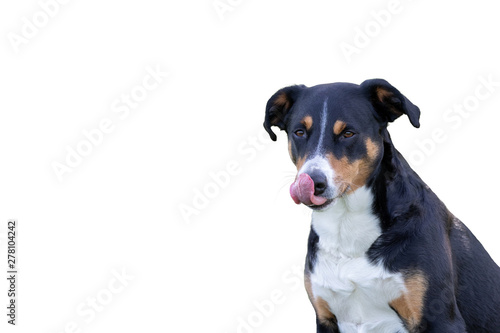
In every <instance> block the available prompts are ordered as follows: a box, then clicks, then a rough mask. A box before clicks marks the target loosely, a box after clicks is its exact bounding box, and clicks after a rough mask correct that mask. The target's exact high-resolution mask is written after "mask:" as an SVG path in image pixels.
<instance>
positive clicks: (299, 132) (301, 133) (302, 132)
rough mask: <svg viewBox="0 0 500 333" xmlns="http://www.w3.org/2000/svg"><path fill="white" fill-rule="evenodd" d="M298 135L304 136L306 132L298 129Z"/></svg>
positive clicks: (296, 132) (296, 133)
mask: <svg viewBox="0 0 500 333" xmlns="http://www.w3.org/2000/svg"><path fill="white" fill-rule="evenodd" d="M294 133H295V135H296V136H304V134H305V132H304V131H303V130H296V131H295V132H294Z"/></svg>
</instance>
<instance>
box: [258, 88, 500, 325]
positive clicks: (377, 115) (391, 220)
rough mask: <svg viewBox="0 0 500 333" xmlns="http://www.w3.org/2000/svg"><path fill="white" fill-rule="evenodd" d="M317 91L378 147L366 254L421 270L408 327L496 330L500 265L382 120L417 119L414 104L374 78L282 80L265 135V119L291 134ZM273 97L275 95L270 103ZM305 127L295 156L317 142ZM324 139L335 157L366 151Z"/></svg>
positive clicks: (312, 239)
mask: <svg viewBox="0 0 500 333" xmlns="http://www.w3.org/2000/svg"><path fill="white" fill-rule="evenodd" d="M311 91H313V92H314V95H312V93H310V92H311ZM318 94H320V95H322V96H324V97H328V98H329V99H330V101H331V102H332V103H334V105H335V106H334V108H335V110H337V111H335V112H338V113H339V114H340V115H341V116H342V119H343V120H346V121H347V122H348V123H351V124H352V123H355V124H356V125H357V126H358V128H363V129H365V131H364V132H363V133H362V134H363V135H365V137H370V138H371V139H373V140H374V142H376V143H377V144H379V146H378V147H379V148H380V149H381V153H380V154H379V155H380V157H379V159H378V160H377V162H376V166H375V167H374V170H373V172H372V174H371V175H370V178H369V179H368V181H367V186H368V187H369V188H370V189H371V191H372V192H373V194H374V198H375V200H374V203H373V212H374V213H375V214H376V215H377V216H378V217H379V220H380V223H381V229H382V235H381V236H380V237H379V238H378V239H377V240H376V241H375V242H374V243H373V244H372V246H371V247H370V249H369V251H368V253H367V255H368V257H369V259H370V260H371V261H372V262H374V263H376V262H382V263H383V264H384V265H385V267H386V268H387V269H388V270H389V271H391V272H401V273H403V274H412V272H415V271H417V270H418V271H420V272H423V273H424V274H425V276H426V277H427V280H428V281H427V282H428V288H427V291H426V294H425V298H424V300H425V303H424V309H423V310H424V311H423V319H422V321H421V322H420V326H419V327H417V328H414V330H413V331H412V332H439V333H443V332H453V333H459V332H469V333H482V332H485V333H486V332H488V333H494V332H500V268H499V267H498V266H497V265H496V263H495V262H494V261H493V260H492V259H491V257H490V256H489V255H488V253H487V252H486V251H485V249H484V248H483V246H482V245H481V244H480V242H479V241H478V240H477V239H476V238H475V237H474V235H473V234H472V233H471V232H470V231H469V229H467V228H466V227H465V225H463V224H462V222H460V221H459V220H458V219H457V218H455V217H454V216H453V215H452V214H451V213H450V212H449V211H448V209H447V208H446V206H445V205H444V204H443V203H442V202H441V201H440V200H439V198H438V197H437V196H436V195H435V194H434V193H433V192H432V191H431V189H430V188H429V187H428V186H427V185H426V184H425V183H424V182H423V181H422V180H421V179H420V177H419V176H418V175H417V174H416V173H415V172H414V171H413V170H412V169H411V167H410V166H409V164H408V163H407V162H406V160H405V159H404V158H403V156H402V155H401V154H400V153H399V152H398V151H397V150H396V148H395V147H394V145H393V143H392V140H391V137H390V135H389V132H388V131H387V125H388V123H389V122H391V121H394V120H395V119H397V118H398V117H399V116H401V115H403V114H405V115H407V116H408V118H409V120H410V122H411V123H412V125H413V126H415V127H419V126H420V122H419V116H420V110H419V108H418V107H417V106H415V105H414V104H413V103H411V102H410V101H409V100H408V99H407V98H406V97H405V96H403V95H402V94H401V93H400V92H399V91H398V90H397V89H396V88H394V87H393V86H392V85H390V84H389V83H388V82H387V81H385V80H381V79H374V80H367V81H365V82H363V83H362V84H361V85H359V86H358V85H353V84H347V83H342V84H332V85H320V86H316V87H312V88H307V87H305V86H292V87H287V88H284V89H281V90H279V91H278V92H277V93H276V94H274V95H273V96H272V97H271V99H270V100H269V102H268V104H267V106H266V117H265V121H264V127H265V128H266V130H267V131H268V133H269V135H270V136H271V139H273V140H276V135H275V134H274V133H273V132H272V130H271V127H272V126H277V127H279V128H280V129H281V130H285V131H287V133H289V134H290V132H291V131H295V130H296V129H297V128H295V127H294V128H292V127H291V126H300V125H296V124H298V119H300V118H301V117H303V116H304V114H305V112H306V111H307V112H309V113H311V112H315V111H314V110H319V109H321V104H320V103H321V102H320V101H319V100H318V99H317V98H314V96H318ZM284 98H286V99H285V100H286V103H285V102H284ZM278 99H279V100H280V103H276V101H277V100H278ZM298 101H300V103H297V102H298ZM298 104H300V105H298ZM297 105H298V106H297ZM292 124H293V125H292ZM330 125H331V124H330ZM299 129H300V128H299ZM307 135H309V136H311V140H310V141H309V142H308V143H305V142H304V143H300V142H298V141H297V142H292V143H293V145H292V154H294V155H297V156H298V157H300V156H301V155H304V154H305V153H307V151H310V150H311V149H314V147H315V146H317V145H318V144H321V143H319V142H317V141H314V140H313V139H314V138H315V137H314V136H315V135H317V134H315V133H307ZM328 140H331V145H332V147H333V148H332V152H333V154H335V155H336V156H338V157H339V156H347V157H348V158H349V159H351V158H352V159H354V160H355V159H357V158H359V156H362V155H363V154H366V151H363V148H359V147H358V146H356V145H354V144H349V143H347V141H345V142H344V141H342V138H340V137H336V136H332V137H331V138H329V139H328ZM351 142H354V141H351ZM306 144H307V146H305V145H306ZM317 242H318V235H317V234H316V233H315V232H314V230H313V229H311V233H310V235H309V241H308V255H307V259H306V271H307V270H309V271H312V269H313V266H314V260H315V257H316V251H317ZM317 332H321V333H333V332H338V328H336V324H335V325H331V326H324V325H323V324H321V323H320V322H319V321H317Z"/></svg>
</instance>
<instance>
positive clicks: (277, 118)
mask: <svg viewBox="0 0 500 333" xmlns="http://www.w3.org/2000/svg"><path fill="white" fill-rule="evenodd" d="M305 88H306V86H304V85H295V86H290V87H286V88H283V89H280V90H278V91H277V92H276V93H275V94H274V95H273V96H272V97H271V98H270V99H269V101H268V102H267V105H266V117H265V119H264V128H265V129H266V131H267V133H269V136H270V137H271V140H273V141H276V134H274V132H273V130H272V129H271V127H272V126H277V127H279V129H280V130H284V129H285V127H286V118H287V116H288V115H289V111H290V109H291V108H292V106H293V104H294V103H295V101H296V100H297V98H298V97H299V95H300V92H301V91H302V90H303V89H305Z"/></svg>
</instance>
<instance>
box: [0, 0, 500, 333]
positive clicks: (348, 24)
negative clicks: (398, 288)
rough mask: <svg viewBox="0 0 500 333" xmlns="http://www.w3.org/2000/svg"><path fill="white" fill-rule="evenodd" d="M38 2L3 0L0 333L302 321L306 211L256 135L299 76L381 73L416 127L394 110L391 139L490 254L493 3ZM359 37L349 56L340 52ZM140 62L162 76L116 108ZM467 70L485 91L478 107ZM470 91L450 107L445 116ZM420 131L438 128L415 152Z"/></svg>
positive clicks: (493, 244) (494, 172)
mask: <svg viewBox="0 0 500 333" xmlns="http://www.w3.org/2000/svg"><path fill="white" fill-rule="evenodd" d="M61 2H62V0H61ZM41 3H42V4H44V3H52V7H50V8H52V15H51V16H50V17H49V16H48V15H47V14H45V18H48V19H47V21H44V16H43V15H44V14H43V12H42V14H40V12H41V11H43V9H42V7H41V6H42V5H41ZM54 3H56V2H54V1H52V2H51V1H49V0H42V1H41V2H37V1H34V0H23V1H15V2H13V1H9V2H7V1H4V2H2V4H1V5H0V22H1V24H0V27H1V35H2V42H1V43H0V52H1V53H0V54H1V61H0V73H1V74H0V85H1V91H2V93H1V94H0V95H1V98H0V109H1V116H0V156H1V163H0V168H1V172H0V187H1V191H0V203H1V209H0V221H1V225H2V230H1V231H0V233H5V231H6V227H5V225H6V222H7V220H8V219H9V218H17V219H18V221H19V232H18V233H19V242H18V243H19V249H18V255H19V271H20V275H19V284H18V291H19V293H18V325H17V326H16V327H15V328H12V327H11V326H10V325H7V323H6V321H7V317H6V312H7V310H6V309H5V307H6V304H7V301H8V300H7V296H6V293H7V285H6V280H5V279H4V278H2V281H3V282H2V283H0V288H1V289H0V304H1V308H2V309H4V310H1V311H0V312H1V313H0V318H2V319H1V322H0V331H2V332H4V331H5V332H14V331H17V332H42V333H61V332H201V331H203V332H214V333H215V332H217V333H221V332H224V333H230V332H242V333H250V332H313V331H315V325H314V312H313V310H312V307H311V306H310V304H309V301H308V300H307V296H306V293H305V291H304V290H303V288H302V282H301V277H300V272H301V270H302V266H303V260H304V256H305V252H306V240H307V234H308V229H309V215H310V212H309V211H308V209H307V208H305V207H301V206H296V205H295V204H294V203H293V201H292V200H291V199H290V197H289V195H288V187H289V185H290V183H291V181H292V180H293V177H294V166H293V165H292V163H291V162H290V160H289V157H288V153H287V143H286V137H285V135H284V133H280V135H279V137H278V141H277V142H276V143H273V142H271V140H270V139H269V138H268V137H266V136H265V135H263V134H265V133H264V132H263V129H262V122H263V120H264V107H265V104H266V102H267V100H268V98H269V97H270V96H271V95H272V94H273V93H274V92H275V91H276V90H278V89H279V88H281V87H284V86H287V85H290V84H295V83H297V84H300V83H302V84H306V85H315V84H319V83H327V82H335V81H348V82H353V83H361V82H362V81H363V80H365V79H368V78H374V77H381V78H385V79H387V80H388V81H389V82H391V83H392V84H393V85H394V86H396V87H397V88H398V89H399V90H400V91H401V92H402V93H403V94H405V95H406V96H407V97H408V98H409V99H410V100H411V101H412V102H414V103H415V104H417V105H418V106H419V107H420V108H421V111H422V116H421V125H422V126H421V128H420V129H418V130H417V129H414V128H413V127H412V126H411V124H410V123H409V122H408V120H407V118H406V117H402V118H401V119H399V120H398V121H397V122H395V123H394V124H392V125H391V126H390V131H391V133H392V137H393V141H394V142H395V144H396V146H397V147H398V148H399V150H400V151H401V152H402V153H403V154H404V155H405V156H407V157H408V159H410V158H409V157H410V156H411V157H412V159H411V160H412V164H413V166H414V168H415V169H416V170H417V172H418V173H419V175H420V176H421V177H422V178H423V179H424V181H426V182H427V183H428V185H429V186H431V188H432V189H433V190H434V191H435V192H436V193H437V194H438V195H439V196H440V198H441V199H442V200H443V201H444V202H445V203H446V205H447V206H448V207H449V209H450V210H451V211H452V212H453V213H454V214H455V215H456V216H458V217H459V218H460V219H462V220H463V221H464V222H465V223H466V224H467V225H468V227H469V228H470V229H471V230H472V231H473V232H474V233H475V235H476V236H477V237H478V238H479V239H480V240H481V242H482V243H483V245H484V246H485V247H486V248H487V250H488V251H489V253H490V254H491V256H492V257H493V258H494V259H495V260H496V261H497V262H499V261H500V245H499V244H498V225H500V217H499V216H498V199H499V195H498V188H499V186H500V178H499V177H498V172H499V170H498V165H496V163H497V161H498V157H497V154H498V126H499V125H498V124H499V120H500V116H499V111H500V86H499V85H498V82H500V65H499V64H498V60H499V59H500V48H499V47H498V31H500V21H499V20H498V10H497V7H496V6H495V5H494V3H493V1H474V2H473V3H472V2H467V4H463V2H460V1H454V2H451V1H449V2H446V4H443V2H436V1H430V0H427V1H425V0H421V1H409V0H401V1H400V2H399V4H398V5H396V7H394V6H393V5H391V3H392V2H391V1H389V0H384V1H380V0H377V1H362V2H360V1H339V0H337V1H321V0H314V1H290V0H286V1H285V0H277V1H262V0H261V1H257V0H239V1H237V0H232V1H230V0H222V1H220V3H222V4H226V6H229V8H230V10H229V9H227V8H226V9H227V10H226V11H225V12H223V13H218V12H217V10H216V9H215V7H214V2H213V0H205V1H200V0H196V1H180V0H178V1H153V0H143V1H138V0H136V1H129V0H127V1H124V0H121V1H118V0H115V1H96V0H86V1H78V0H73V1H67V3H66V4H59V5H58V8H56V7H54V5H53V4H54ZM391 6H392V7H391ZM394 8H396V9H395V10H393V13H392V14H391V15H390V17H387V16H383V15H382V14H380V13H386V12H388V10H389V9H391V10H392V9H394ZM384 11H385V12H384ZM374 13H375V14H374ZM377 13H378V15H377ZM381 15H382V16H381ZM376 16H378V17H379V20H385V21H380V22H382V23H383V24H382V23H377V20H376V18H375V17H376ZM381 17H382V18H381ZM34 20H38V21H37V24H38V25H40V27H39V28H36V29H37V32H33V31H31V33H32V35H29V34H28V36H29V37H30V38H26V39H25V40H24V42H23V43H21V44H18V45H16V44H15V43H13V42H12V40H13V38H14V37H12V36H14V35H16V36H21V37H22V36H23V29H24V33H27V32H29V28H26V27H25V25H26V24H28V23H26V22H27V21H29V22H31V23H33V21H34ZM366 29H368V32H369V34H370V35H371V36H368V37H367V38H368V39H367V38H363V37H360V36H361V35H360V34H361V33H360V31H364V30H366ZM370 29H371V30H370ZM22 38H24V37H22ZM343 43H344V44H343ZM356 43H357V45H358V46H360V47H359V48H358V50H357V52H358V53H355V54H352V55H351V57H346V56H345V55H344V54H343V52H342V50H341V45H346V44H350V45H352V46H353V47H356ZM348 58H349V59H348ZM349 60H350V61H349ZM147 68H150V69H159V70H160V71H162V72H168V77H166V78H164V79H163V80H162V82H161V84H158V85H157V87H155V89H152V91H148V92H147V96H145V98H144V100H143V101H141V102H140V103H138V105H137V106H136V107H135V108H134V109H130V114H129V115H128V116H127V117H122V118H123V119H122V118H120V115H122V116H123V114H120V113H116V112H114V111H116V106H117V104H116V103H117V100H118V101H120V98H121V97H122V95H124V94H131V92H132V91H136V92H137V91H140V86H141V84H142V82H143V80H144V79H145V78H146V77H147V75H148V71H147ZM481 78H483V79H487V78H489V79H490V80H492V81H494V82H497V83H496V86H495V87H493V88H491V87H490V88H491V89H492V91H491V92H490V94H489V95H488V97H487V98H482V99H481V100H479V99H477V98H476V97H474V96H475V93H476V91H477V89H479V90H480V91H481V92H483V93H484V92H487V91H488V90H487V89H486V88H485V87H481ZM149 82H150V83H151V82H153V81H149ZM138 87H139V88H138ZM134 89H135V90H134ZM138 89H139V90H138ZM464 101H466V102H464ZM474 101H476V102H477V103H476V104H474ZM467 102H468V103H472V104H470V105H469V108H470V109H473V111H471V112H469V113H468V115H467V117H466V118H465V116H460V117H459V118H458V119H457V118H456V117H457V114H455V113H452V114H449V116H450V115H452V116H454V117H455V118H454V119H455V120H454V122H451V120H450V119H448V120H447V118H444V117H445V115H446V112H447V111H446V110H448V109H450V108H451V109H453V108H454V106H456V105H458V106H462V107H463V105H464V103H467ZM122 106H123V104H122ZM103 119H109V120H110V121H112V123H113V126H114V127H113V130H112V131H111V132H110V133H108V134H104V135H103V137H102V138H101V139H100V140H98V144H96V145H94V146H92V147H91V149H92V151H91V152H90V153H89V154H88V155H87V156H84V157H83V158H82V160H81V161H80V163H79V165H77V166H76V167H74V168H71V172H67V173H64V174H63V175H62V181H60V180H59V179H58V177H57V175H56V173H55V172H54V169H53V164H54V163H55V162H57V163H62V164H65V163H66V162H65V159H66V157H67V154H68V150H67V149H68V147H70V148H71V149H76V148H77V146H78V145H79V144H80V145H82V144H83V145H84V143H82V142H84V141H85V140H86V139H85V136H84V134H83V131H92V130H94V129H96V128H98V127H99V124H100V122H101V121H102V120H103ZM436 130H437V131H438V132H439V131H440V133H441V135H444V136H445V140H444V142H439V143H434V144H431V143H429V140H430V139H431V138H432V133H433V131H436ZM97 137H98V136H97ZM258 137H260V138H261V139H255V138H258ZM96 140H97V139H96ZM422 142H426V143H427V145H424V146H423V147H424V148H421V147H422V144H423V143H422ZM419 143H420V146H419ZM425 147H426V148H425ZM424 150H426V151H424ZM424 153H426V154H427V155H423V154H424ZM422 156H423V158H422ZM419 158H420V159H419ZM228 165H229V167H230V168H231V167H233V168H234V167H236V172H237V174H233V175H230V176H229V177H226V178H227V179H226V178H224V177H223V176H221V172H222V171H223V170H226V168H227V167H228ZM211 173H212V175H213V174H214V173H215V174H219V175H220V177H222V178H221V179H223V182H222V183H221V185H220V186H218V187H214V182H213V180H212V178H211V176H210V174H211ZM207 189H208V191H212V192H210V195H211V198H209V199H206V200H205V201H203V200H202V199H200V197H199V195H197V194H196V193H199V192H198V191H201V192H203V191H205V190H207ZM195 204H196V205H197V207H198V208H199V209H197V210H196V212H194V210H195V209H196V208H195V207H194V205H195ZM186 207H191V209H192V210H191V211H190V212H191V213H193V215H190V214H187V215H186V214H184V215H183V214H181V209H182V208H184V209H186ZM4 236H5V235H4ZM0 241H1V242H2V244H1V246H2V250H1V251H2V252H1V253H3V254H1V255H0V257H1V258H5V239H0ZM430 255H431V254H430ZM2 261H5V260H4V259H2ZM5 265H6V263H5V262H2V263H1V267H4V268H2V271H6V268H5ZM122 272H125V274H126V275H127V276H128V278H129V279H130V280H128V281H126V282H125V283H124V284H123V285H120V283H119V282H118V280H115V277H114V276H115V275H116V274H118V273H122ZM3 274H4V273H1V276H4V275H3ZM110 286H111V287H110ZM110 288H111V289H112V290H113V291H114V292H111V291H110ZM118 289H119V291H117V290H118ZM94 298H95V299H97V302H98V303H97V305H98V306H97V307H96V310H92V307H91V306H90V305H89V304H90V303H89V302H91V300H92V299H94ZM270 302H275V303H273V305H272V306H271V305H270V304H271V303H270ZM4 305H5V306H4ZM79 309H80V310H82V309H84V310H86V311H87V312H85V313H86V314H87V315H82V313H81V312H79ZM97 309H99V311H97ZM90 313H92V315H91V314H90ZM250 325H252V326H250Z"/></svg>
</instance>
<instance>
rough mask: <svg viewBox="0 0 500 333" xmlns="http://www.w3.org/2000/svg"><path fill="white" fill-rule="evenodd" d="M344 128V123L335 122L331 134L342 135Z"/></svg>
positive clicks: (340, 121)
mask: <svg viewBox="0 0 500 333" xmlns="http://www.w3.org/2000/svg"><path fill="white" fill-rule="evenodd" d="M346 126H347V124H346V123H345V122H343V121H342V120H337V121H336V122H335V124H334V125H333V134H335V135H340V133H342V131H343V130H344V129H345V127H346Z"/></svg>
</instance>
